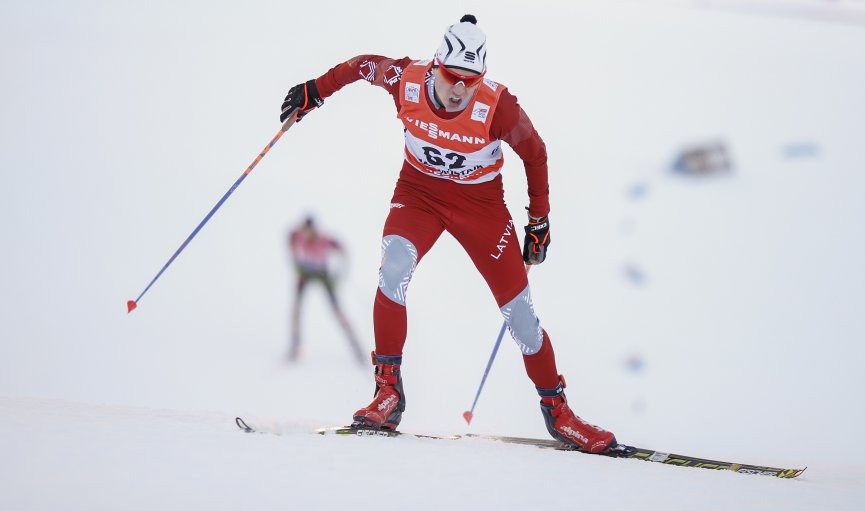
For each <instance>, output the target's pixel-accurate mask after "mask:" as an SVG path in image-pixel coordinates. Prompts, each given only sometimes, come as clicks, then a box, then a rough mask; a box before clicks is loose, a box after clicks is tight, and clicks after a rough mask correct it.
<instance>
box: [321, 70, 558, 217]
mask: <svg viewBox="0 0 865 511" xmlns="http://www.w3.org/2000/svg"><path fill="white" fill-rule="evenodd" d="M411 62H412V59H410V58H408V57H403V58H401V59H392V58H388V57H383V56H381V55H359V56H357V57H354V58H352V59H350V60H347V61H345V62H343V63H341V64H337V65H336V66H335V67H333V68H332V69H330V70H329V71H328V72H327V73H325V74H323V75H321V76H320V77H318V78H316V80H315V85H316V87H317V88H318V92H319V94H320V95H321V97H322V99H324V98H327V97H328V96H331V95H332V94H334V93H335V92H336V91H338V90H340V89H341V88H343V87H345V86H346V85H348V84H350V83H353V82H356V81H358V80H360V79H364V80H365V81H367V82H369V83H371V84H372V85H377V86H379V87H381V88H383V89H385V90H386V91H388V93H389V94H390V95H391V97H392V98H393V101H394V104H395V105H396V109H397V111H399V109H400V107H401V103H400V94H399V81H400V77H401V76H402V70H403V69H405V67H406V66H408V65H409V64H410V63H411ZM427 101H429V98H427ZM430 108H432V109H433V110H435V111H436V114H438V115H439V116H440V117H442V118H445V119H450V118H453V117H456V116H457V115H459V113H460V112H446V111H445V109H444V108H437V107H436V106H435V105H433V104H432V103H430ZM490 136H491V137H493V139H498V140H504V141H505V142H507V144H508V145H509V146H511V148H512V149H513V150H514V152H515V153H517V155H518V156H519V157H520V159H522V160H523V165H524V166H525V169H526V179H527V181H528V194H529V214H530V215H531V216H533V217H541V216H545V215H547V214H548V213H549V211H550V200H549V195H550V187H549V180H548V171H547V149H546V146H545V145H544V141H543V140H541V137H540V135H538V132H537V131H535V127H534V126H533V125H532V121H531V120H530V119H529V116H528V115H526V112H525V111H524V110H523V109H522V108H521V107H520V105H519V103H518V102H517V98H516V96H514V95H513V94H511V93H510V92H509V91H508V90H507V88H505V90H504V91H502V93H501V96H500V97H499V103H498V106H497V107H496V110H495V113H494V114H493V118H492V122H491V125H490ZM404 165H408V163H407V162H406V163H404ZM469 186H470V185H469Z"/></svg>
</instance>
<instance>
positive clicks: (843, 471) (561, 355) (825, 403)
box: [0, 0, 865, 510]
mask: <svg viewBox="0 0 865 511" xmlns="http://www.w3.org/2000/svg"><path fill="white" fill-rule="evenodd" d="M812 3H814V2H812ZM719 4H720V2H712V6H711V7H712V8H710V9H703V8H701V2H672V1H670V2H664V1H657V2H630V1H625V0H621V1H619V0H617V1H608V2H601V1H583V2H571V3H569V4H568V5H564V4H558V3H550V4H547V5H544V8H543V9H541V8H538V9H532V10H526V8H525V7H524V4H523V3H522V2H512V1H502V2H496V3H487V2H476V3H472V4H471V6H470V7H467V6H466V5H465V4H463V3H455V2H439V3H437V5H438V6H439V8H438V9H436V10H435V11H430V10H429V8H428V6H423V7H421V6H419V5H413V4H403V3H396V2H383V3H381V6H378V5H379V4H377V7H376V8H375V9H370V8H369V7H368V6H366V5H364V4H359V3H358V4H355V3H352V4H347V5H340V4H338V3H322V4H320V5H319V6H318V7H317V8H316V13H315V15H314V16H313V15H312V14H310V13H307V14H304V15H301V14H299V13H300V12H301V11H300V10H299V8H298V7H297V6H294V5H288V4H286V3H284V2H266V1H263V0H259V1H253V2H244V3H242V4H241V3H235V4H228V3H226V4H221V3H214V2H207V3H205V2H202V1H191V2H184V3H176V2H162V1H157V2H141V1H135V0H132V1H128V2H107V1H97V0H82V1H78V2H74V3H68V2H56V1H47V0H46V1H43V2H41V3H32V4H26V5H25V4H20V5H18V4H16V5H12V4H10V5H4V7H3V12H4V14H3V15H2V16H0V62H2V64H3V69H4V78H5V79H4V80H3V81H2V82H0V111H2V112H3V114H2V115H0V167H2V169H3V172H4V177H5V182H6V184H7V187H6V190H7V193H6V194H5V197H4V200H3V201H0V222H2V233H3V250H2V251H0V272H2V275H0V282H2V285H0V325H2V328H3V329H2V337H0V457H2V459H3V460H4V463H3V465H2V466H0V509H3V510H6V509H10V510H31V509H32V510H54V509H74V510H77V509H81V510H85V509H86V510H99V509H118V508H123V509H128V510H138V509H141V510H144V509H154V508H159V509H178V510H179V509H237V508H243V507H257V508H262V509H271V508H275V507H277V506H280V507H291V508H309V509H338V508H344V507H346V506H358V505H361V506H370V505H374V506H381V505H388V506H395V507H398V508H406V509H440V508H449V509H455V510H459V509H472V508H481V509H492V508H498V509H527V508H528V509H533V508H536V507H539V506H540V505H542V504H540V502H543V500H542V499H544V500H546V499H549V502H552V503H556V505H565V506H568V507H577V506H581V507H583V508H585V509H611V510H616V509H633V508H635V507H640V508H643V509H677V508H685V507H689V508H690V507H703V508H730V507H735V508H736V509H743V510H748V509H754V510H757V509H760V510H763V509H776V508H777V509H781V508H783V509H790V510H796V509H803V510H804V509H809V510H810V509H838V510H846V509H851V510H852V509H862V508H863V507H865V464H863V462H862V461H861V460H862V459H863V458H865V447H862V446H861V445H858V444H857V443H856V441H857V440H858V439H859V438H860V437H861V431H862V430H863V429H865V407H863V406H862V398H861V395H860V393H861V389H862V388H865V376H863V374H862V371H861V369H860V366H861V361H862V360H863V358H865V346H863V343H862V340H863V339H865V323H863V316H862V311H863V310H865V272H863V271H862V268H861V261H862V260H865V238H863V237H862V233H863V232H865V229H863V226H865V224H863V220H862V219H863V218H865V201H862V200H861V191H862V190H863V189H865V173H863V172H862V166H861V163H860V162H861V159H862V147H865V129H863V119H865V96H863V95H862V93H861V91H862V90H865V68H863V66H861V62H863V57H865V50H863V49H865V26H862V25H861V24H857V23H856V22H855V20H856V19H857V18H856V16H854V15H851V16H848V17H847V19H846V21H845V22H843V23H840V22H839V23H833V22H830V21H827V20H831V19H837V18H838V17H839V16H838V14H839V12H840V13H841V15H842V16H841V17H843V15H844V12H843V11H839V10H838V9H843V8H844V7H845V4H847V2H840V3H831V4H827V5H825V6H824V7H825V8H826V9H836V8H837V9H836V10H833V11H832V15H831V16H830V15H827V16H819V17H817V18H818V19H817V20H810V19H807V18H806V17H804V16H800V15H801V14H802V13H803V12H806V11H803V10H797V11H796V13H797V15H796V16H792V17H791V16H785V15H779V16H773V15H770V14H767V11H766V9H767V7H766V6H767V5H770V4H771V2H760V5H759V9H757V10H759V15H753V14H749V10H748V9H743V8H742V5H743V4H744V2H742V1H736V2H735V4H736V5H735V8H730V9H724V8H722V7H721V6H719ZM814 8H818V7H814V6H813V5H811V6H809V8H808V11H807V12H811V10H812V9H814ZM467 10H468V11H469V12H474V13H475V14H476V15H477V16H478V18H479V20H480V23H481V26H482V27H483V28H484V29H485V31H486V32H487V35H488V37H489V45H490V50H489V62H488V63H489V67H490V77H491V78H493V79H496V80H499V81H501V82H503V83H505V84H507V85H508V86H509V87H510V89H511V90H512V91H514V93H515V94H516V95H517V96H518V97H519V98H520V103H521V104H522V105H523V107H524V108H525V109H526V111H527V112H528V113H529V115H530V116H531V117H532V119H533V121H534V123H535V125H536V126H537V128H538V130H539V132H540V133H541V135H542V136H543V137H544V140H545V142H546V144H547V147H548V150H549V155H550V171H551V177H550V179H551V194H552V195H551V201H552V206H553V212H552V214H551V227H552V239H553V244H552V246H551V248H550V258H549V260H548V261H547V262H545V263H544V264H543V265H542V266H540V267H538V268H536V269H534V270H533V271H532V274H531V276H530V280H531V283H532V292H533V298H534V302H535V307H536V309H537V311H538V313H539V315H540V317H541V320H542V322H543V324H544V327H545V328H546V329H547V330H548V332H549V333H550V335H551V337H552V339H553V343H554V346H555V350H556V355H557V361H558V365H559V369H560V370H561V372H562V373H563V374H564V375H565V377H566V378H567V381H568V383H569V387H568V395H569V398H570V401H571V403H572V405H573V407H574V408H575V409H576V410H577V412H578V413H579V414H580V415H581V416H583V417H585V418H586V419H588V420H590V421H593V422H596V423H598V424H600V425H603V426H605V427H608V428H609V429H611V430H612V431H614V432H615V433H616V434H617V436H618V438H619V439H620V440H621V441H623V442H627V443H631V444H635V445H640V446H645V447H652V448H656V449H660V450H665V451H670V452H679V453H682V454H691V455H695V456H701V457H706V458H713V459H721V460H726V461H742V462H745V463H752V464H762V465H771V466H784V467H800V466H805V465H807V466H808V470H807V471H806V472H805V473H804V474H803V475H802V476H800V477H799V478H797V479H795V480H782V479H775V478H768V477H757V476H745V475H741V474H735V473H731V472H713V471H709V470H699V469H685V468H678V467H666V466H662V465H659V464H652V463H644V462H639V461H630V460H612V459H606V458H600V457H592V456H582V455H575V454H573V453H559V452H551V451H542V450H537V449H533V448H530V447H523V446H502V445H498V444H491V443H489V442H484V441H473V440H465V441H463V440H460V441H459V442H440V441H432V440H417V439H409V438H398V439H378V438H367V439H351V438H336V437H322V436H319V435H315V434H313V433H311V431H312V430H313V429H315V428H318V427H323V426H332V425H338V424H342V423H345V422H346V421H347V420H348V418H349V417H350V414H351V412H352V411H354V410H355V409H356V408H357V407H359V406H361V405H363V404H366V402H368V400H369V398H370V394H371V391H372V380H371V377H370V374H369V368H366V367H363V368H360V367H357V366H356V365H355V364H354V363H353V362H352V360H351V357H350V352H349V350H348V346H347V345H346V343H345V341H344V339H343V338H342V334H341V331H340V329H339V327H338V326H337V325H336V322H335V321H334V320H333V318H332V317H331V315H330V311H329V310H328V308H327V305H326V303H325V299H324V294H323V293H322V292H321V291H319V290H313V292H312V293H311V295H310V296H309V298H308V300H307V310H306V313H307V314H306V315H305V321H306V322H305V327H304V331H305V333H306V341H307V344H306V346H305V352H304V358H303V360H302V362H301V363H300V364H298V365H296V366H290V365H288V364H286V363H285V362H284V360H283V357H284V354H285V349H286V335H287V309H288V304H289V292H288V291H289V288H290V285H291V284H290V274H289V268H288V265H287V261H286V253H285V249H284V239H283V237H284V235H285V232H286V230H287V229H288V227H289V226H291V225H292V224H293V223H295V222H297V221H298V220H299V219H300V218H301V217H302V215H304V214H305V213H307V212H310V211H312V212H314V213H316V215H317V216H318V217H319V220H320V222H321V223H322V224H323V226H324V227H325V228H326V229H327V230H329V231H331V232H333V233H334V234H336V235H337V236H339V237H340V238H341V239H342V240H343V241H344V243H345V244H346V246H347V247H348V248H349V249H350V250H351V264H350V267H349V268H348V273H347V277H346V279H345V281H344V283H343V286H342V289H341V297H342V300H343V302H344V304H345V306H346V310H347V314H348V316H349V317H350V318H351V319H352V321H353V323H354V324H355V326H356V328H357V330H358V331H359V332H360V333H361V334H362V338H363V340H364V343H365V346H366V347H367V348H370V349H371V347H372V332H373V330H372V314H371V308H372V298H373V296H374V292H375V289H376V283H377V278H378V276H377V268H378V258H379V238H380V233H381V226H382V222H383V220H384V218H385V215H386V214H387V207H388V204H389V199H390V194H391V192H392V190H393V186H394V182H395V179H396V175H397V169H398V168H399V165H400V161H401V154H402V153H401V150H402V148H401V145H402V137H401V136H400V126H399V123H398V121H396V120H395V119H394V117H393V116H394V112H393V104H392V102H391V100H390V98H388V97H387V96H386V94H383V93H382V92H381V91H378V90H373V89H371V88H369V87H368V86H366V85H365V84H362V83H358V84H355V85H353V86H350V87H348V88H346V89H344V90H343V91H341V92H340V93H339V94H337V95H336V96H334V97H332V98H329V99H328V100H327V101H326V103H325V105H324V107H323V108H321V109H320V110H317V111H316V112H313V113H312V114H311V115H310V116H309V117H307V118H306V119H305V120H304V121H303V122H302V123H301V124H299V125H297V126H295V127H293V128H292V129H291V131H289V132H288V133H287V134H286V135H285V136H284V137H283V138H282V140H280V141H279V143H278V144H277V145H276V146H275V147H274V148H273V149H272V150H271V151H270V153H269V154H268V155H267V157H266V158H265V159H264V160H263V161H262V162H261V164H259V165H258V166H257V167H256V169H255V171H254V172H253V173H252V174H251V175H250V176H249V177H248V178H247V179H246V180H245V181H244V183H243V184H242V186H241V187H240V188H239V189H238V190H237V191H236V192H235V193H234V195H232V197H231V198H230V199H229V200H228V202H227V203H226V204H225V205H224V206H223V208H222V209H221V210H220V211H219V212H218V213H217V214H216V215H215V216H214V217H213V218H212V219H211V221H210V222H209V223H208V224H207V226H205V228H204V229H203V230H202V231H201V233H200V234H199V235H198V236H197V237H196V238H195V240H194V241H193V242H192V243H191V244H190V245H189V246H188V247H187V248H186V250H185V251H184V252H183V254H182V255H181V256H180V257H179V258H178V259H177V260H176V261H175V262H174V263H173V265H172V266H171V267H170V268H169V269H168V270H167V271H166V272H165V274H163V275H162V277H161V278H160V280H159V281H157V283H156V284H155V285H154V286H153V288H151V290H150V291H148V293H147V294H146V295H145V297H144V298H143V299H142V300H141V302H140V304H139V308H138V309H137V310H135V311H134V312H133V313H132V314H129V315H127V314H126V301H127V300H129V299H132V298H135V297H136V296H137V295H138V293H140V291H141V290H142V289H143V288H144V286H145V285H146V284H147V282H149V281H150V279H151V278H153V276H154V275H155V273H156V272H157V271H158V269H159V268H160V267H161V266H162V264H164V262H165V261H166V260H167V259H168V257H169V256H170V255H171V253H172V252H173V251H174V250H175V249H176V247H177V246H178V245H179V244H180V242H182V240H183V239H185V237H186V236H187V235H188V234H189V233H190V232H191V230H192V228H193V227H194V226H195V225H197V223H198V222H199V221H200V220H201V218H203V216H204V214H205V213H206V212H207V211H208V210H209V209H210V208H211V207H212V206H213V204H215V203H216V201H217V200H218V199H219V197H221V196H222V194H224V193H225V191H226V190H227V189H228V187H229V186H230V185H231V184H232V183H233V182H234V181H235V180H236V179H237V178H238V177H239V175H240V174H241V172H242V171H243V169H244V168H245V167H246V165H248V164H249V163H250V162H251V161H252V159H253V158H254V157H255V156H256V155H257V154H258V153H257V151H259V150H260V149H261V148H262V147H263V146H264V145H265V144H266V143H267V141H269V140H270V138H271V137H272V136H273V135H274V134H275V132H276V130H277V129H278V127H279V124H278V122H277V105H278V103H279V102H280V100H281V98H282V96H283V95H284V94H285V91H286V90H287V88H288V87H289V86H291V85H293V84H294V83H297V82H300V81H303V80H306V79H308V78H310V77H313V76H316V75H318V74H320V73H321V72H323V71H324V70H326V69H327V68H328V67H330V66H332V65H333V64H335V63H337V62H339V61H341V60H344V59H346V58H348V57H351V56H353V55H355V54H357V53H361V52H375V53H381V54H385V55H391V56H395V57H401V56H403V55H410V56H413V57H426V56H429V54H430V52H431V51H433V50H434V49H435V48H436V47H437V44H438V40H439V37H440V36H441V32H442V30H443V29H444V28H445V27H446V26H447V25H448V24H450V23H453V22H454V21H455V20H456V19H458V17H459V16H460V15H461V14H463V13H464V11H467ZM787 14H789V12H788V13H787ZM854 14H856V15H858V11H857V12H856V13H854ZM304 16H306V18H304ZM300 19H305V20H306V21H299V20H300ZM407 21H408V22H407ZM718 140H720V141H722V142H724V143H725V144H726V145H727V147H728V148H729V151H730V155H731V159H732V162H733V167H734V168H733V170H732V172H731V173H730V174H729V175H726V176H715V177H712V178H706V179H689V178H686V177H683V176H680V175H676V174H674V173H672V172H671V171H670V166H671V164H672V163H673V161H674V159H675V157H676V155H677V154H678V152H679V151H680V150H681V149H682V148H683V147H684V146H686V145H690V144H700V143H706V142H714V141H718ZM791 148H795V150H791ZM505 167H506V168H505V173H504V176H505V186H506V190H507V193H506V200H507V202H508V204H509V206H510V208H511V211H512V213H513V215H514V216H515V218H516V219H517V221H518V223H519V221H520V218H522V217H521V215H522V214H523V212H522V206H523V205H524V204H525V203H526V198H525V192H524V190H525V181H524V178H523V177H522V176H521V174H522V172H521V169H520V167H519V164H518V160H517V159H516V157H515V155H513V153H511V152H507V153H506V166H505ZM408 299H409V309H410V311H409V313H410V321H409V341H408V344H407V345H406V351H405V365H404V378H405V385H406V393H407V396H408V400H409V401H408V410H407V412H406V415H405V418H404V421H403V424H402V429H404V430H406V431H413V432H421V433H430V434H462V433H465V432H466V431H467V430H468V429H467V427H466V424H465V422H464V421H463V419H462V412H463V411H465V410H466V409H467V408H468V407H469V406H470V405H471V401H472V399H473V398H474V394H475V391H476V389H477V385H478V383H479V381H480V378H481V375H482V372H483V368H484V366H485V364H486V361H487V359H488V357H489V354H490V351H491V349H492V346H493V343H494V341H495V337H496V334H497V333H498V330H499V328H500V326H501V317H500V315H499V312H498V310H497V309H496V307H495V304H494V302H493V301H492V299H491V297H490V296H489V291H488V289H487V288H486V286H485V284H484V283H483V281H482V279H481V278H480V277H479V276H478V275H477V273H476V272H475V271H474V269H473V268H472V266H471V264H470V262H469V260H468V259H467V258H466V256H465V255H464V253H463V252H462V250H461V248H460V247H459V245H458V244H457V243H455V242H454V241H453V240H452V239H451V238H449V237H447V236H444V237H443V238H442V239H441V240H440V242H439V244H438V245H436V247H435V248H434V249H433V251H432V252H431V253H430V254H429V255H428V256H427V257H426V258H425V259H424V261H423V263H422V265H421V266H420V268H419V270H418V271H417V273H416V274H415V277H414V280H413V282H412V285H411V291H410V292H409V296H408ZM236 415H242V416H244V417H246V418H248V419H249V420H251V421H259V422H265V423H268V424H271V425H274V426H275V427H278V428H279V429H280V431H282V432H283V434H282V435H281V436H275V435H247V434H243V433H242V432H240V431H239V430H238V429H237V428H236V426H235V425H234V423H233V420H234V417H235V416H236ZM468 431H471V432H475V433H491V434H507V435H518V436H532V437H541V438H543V437H545V436H546V432H545V429H544V426H543V422H542V420H541V416H540V412H539V411H538V408H537V397H536V395H535V393H534V390H533V389H532V387H531V384H530V382H529V381H528V380H527V379H526V377H525V376H524V371H523V368H522V365H521V359H520V355H519V352H518V350H516V349H514V346H513V344H512V343H511V341H510V340H509V339H507V338H506V341H505V344H503V346H502V348H501V349H500V350H499V353H498V356H497V359H496V361H495V365H494V367H493V369H492V371H491V373H490V376H489V378H488V380H487V382H486V387H485V389H484V392H483V394H482V396H481V399H480V401H479V404H478V407H477V409H476V410H475V419H474V421H473V423H472V426H471V429H470V430H468Z"/></svg>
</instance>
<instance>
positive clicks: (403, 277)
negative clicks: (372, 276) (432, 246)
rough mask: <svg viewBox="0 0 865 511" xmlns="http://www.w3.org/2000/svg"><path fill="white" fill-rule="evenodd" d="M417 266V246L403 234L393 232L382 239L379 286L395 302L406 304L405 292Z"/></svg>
mask: <svg viewBox="0 0 865 511" xmlns="http://www.w3.org/2000/svg"><path fill="white" fill-rule="evenodd" d="M416 266H417V248H415V246H414V245H413V244H412V242H410V241H409V240H407V239H405V238H403V237H402V236H397V235H395V234H391V235H388V236H385V237H384V238H382V240H381V267H380V268H379V270H378V288H379V289H380V290H381V292H382V294H384V295H385V296H386V297H388V298H390V299H391V300H393V301H394V302H396V303H398V304H400V305H405V293H406V289H407V288H408V283H409V282H410V281H411V276H412V274H413V273H414V269H415V267H416Z"/></svg>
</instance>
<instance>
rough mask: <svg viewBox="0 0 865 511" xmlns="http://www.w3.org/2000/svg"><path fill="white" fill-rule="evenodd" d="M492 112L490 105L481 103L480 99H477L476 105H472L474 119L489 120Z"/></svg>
mask: <svg viewBox="0 0 865 511" xmlns="http://www.w3.org/2000/svg"><path fill="white" fill-rule="evenodd" d="M489 113H490V106H489V105H485V104H483V103H481V102H480V101H475V105H474V106H473V107H472V120H473V121H480V122H487V115H489Z"/></svg>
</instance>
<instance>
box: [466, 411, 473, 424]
mask: <svg viewBox="0 0 865 511" xmlns="http://www.w3.org/2000/svg"><path fill="white" fill-rule="evenodd" d="M472 418H474V415H473V414H472V412H463V419H465V420H466V424H471V423H472Z"/></svg>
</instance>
